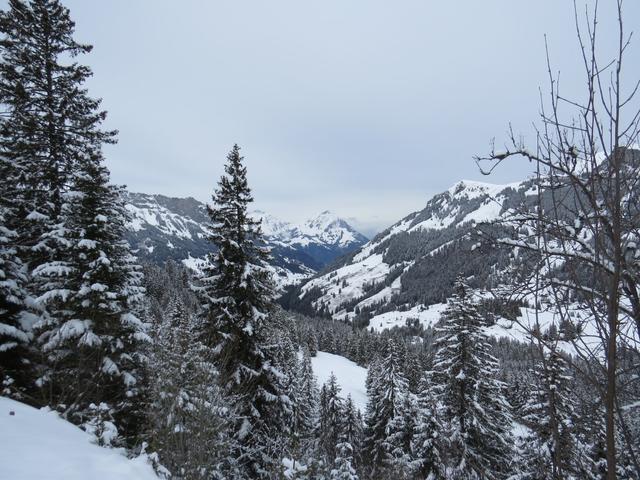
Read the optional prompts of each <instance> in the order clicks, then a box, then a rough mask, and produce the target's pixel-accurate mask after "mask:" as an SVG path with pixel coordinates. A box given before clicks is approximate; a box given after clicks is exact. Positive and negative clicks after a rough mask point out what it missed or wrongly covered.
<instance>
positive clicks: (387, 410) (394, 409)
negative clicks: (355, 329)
mask: <svg viewBox="0 0 640 480" xmlns="http://www.w3.org/2000/svg"><path fill="white" fill-rule="evenodd" d="M369 374H370V375H371V378H370V379H368V385H367V395H368V397H369V400H368V404H367V413H366V429H365V440H364V456H365V463H366V464H367V467H368V468H369V469H370V473H369V474H370V475H371V476H372V477H374V478H386V477H385V476H387V475H393V474H392V467H393V456H392V454H391V451H390V450H392V449H393V448H395V447H392V446H391V445H390V444H389V443H388V439H389V436H390V435H392V432H391V427H392V426H393V421H394V419H395V418H396V417H399V416H402V414H403V411H402V405H403V403H404V402H405V397H406V396H407V395H408V393H409V392H408V385H407V379H406V377H405V375H404V370H403V359H402V357H401V355H400V347H399V346H398V344H397V343H396V342H395V341H394V340H393V339H389V341H388V343H387V354H386V356H385V357H384V358H383V359H382V360H381V361H380V363H379V364H378V365H376V368H372V369H370V370H369ZM396 426H398V427H399V428H401V425H400V421H398V422H397V423H396ZM394 433H395V432H394Z"/></svg>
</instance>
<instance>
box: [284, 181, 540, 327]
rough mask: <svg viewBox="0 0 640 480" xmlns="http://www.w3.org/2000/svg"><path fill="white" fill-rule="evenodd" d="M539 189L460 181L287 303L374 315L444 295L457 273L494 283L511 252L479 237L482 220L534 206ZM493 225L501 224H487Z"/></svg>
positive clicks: (343, 314) (344, 315) (337, 313)
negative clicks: (480, 239)
mask: <svg viewBox="0 0 640 480" xmlns="http://www.w3.org/2000/svg"><path fill="white" fill-rule="evenodd" d="M535 194H536V190H535V186H533V182H532V181H523V182H520V183H513V184H507V185H494V184H489V183H482V182H476V181H470V180H463V181H460V182H458V183H456V184H455V185H453V186H452V187H451V188H449V189H448V190H446V191H444V192H442V193H440V194H437V195H435V196H434V197H433V198H431V199H430V200H429V201H428V202H427V204H426V206H425V208H423V209H422V210H420V211H417V212H413V213H411V214H410V215H408V216H406V217H405V218H403V219H402V220H400V221H399V222H397V223H396V224H394V225H393V226H391V227H390V228H388V229H387V230H385V231H384V232H382V233H380V234H379V235H378V236H376V237H375V238H374V239H372V240H371V241H370V242H368V243H367V244H366V245H364V246H363V247H362V248H360V249H359V250H358V251H357V252H354V253H353V254H351V255H348V256H347V257H345V258H344V259H343V260H342V261H341V262H340V263H338V264H337V265H335V268H333V269H332V270H331V271H328V272H325V273H323V274H322V275H320V276H317V277H315V278H312V279H311V280H309V281H308V282H306V283H304V284H303V285H301V286H300V287H298V288H297V290H295V291H294V292H292V293H291V295H289V297H288V298H287V299H286V303H287V304H288V306H289V307H291V308H294V309H299V310H302V311H305V312H308V313H309V312H321V313H325V314H330V315H331V316H333V317H334V318H337V319H350V320H353V319H354V318H356V317H364V319H365V320H370V319H372V318H374V317H375V316H376V315H382V314H384V313H387V312H395V311H407V310H410V309H412V308H417V307H420V306H425V308H426V306H429V305H434V304H438V303H441V302H444V301H445V300H446V298H447V297H448V296H449V295H450V293H451V292H450V289H451V286H452V284H453V280H454V278H455V277H456V276H457V275H458V274H462V275H463V276H465V277H467V278H469V279H471V283H472V284H474V285H475V286H483V287H484V286H486V285H490V284H491V282H492V281H493V282H495V281H496V276H497V275H499V274H500V272H501V271H502V270H503V269H504V268H506V267H507V266H508V265H509V264H510V262H511V259H510V258H508V257H509V254H508V253H505V252H504V251H501V250H498V249H495V248H491V247H490V246H489V245H484V244H483V243H482V242H481V241H479V236H478V235H477V225H479V224H480V223H483V222H490V221H492V220H496V219H498V218H500V217H502V216H504V215H506V214H508V213H509V212H513V211H514V209H516V208H518V209H520V208H527V205H532V204H533V202H534V201H535V200H536V198H537V196H536V195H535ZM487 228H489V229H490V228H495V229H497V228H501V227H499V226H486V225H485V226H483V229H487Z"/></svg>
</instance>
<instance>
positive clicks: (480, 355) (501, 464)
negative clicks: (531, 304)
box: [430, 278, 512, 480]
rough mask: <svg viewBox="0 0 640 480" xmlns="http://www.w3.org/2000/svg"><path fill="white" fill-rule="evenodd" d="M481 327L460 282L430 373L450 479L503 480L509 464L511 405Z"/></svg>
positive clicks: (442, 326) (468, 293)
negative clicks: (443, 429) (439, 407)
mask: <svg viewBox="0 0 640 480" xmlns="http://www.w3.org/2000/svg"><path fill="white" fill-rule="evenodd" d="M484 325H486V322H485V320H484V318H483V317H482V315H481V314H480V312H479V311H478V308H477V306H476V304H475V303H474V301H473V298H472V295H471V290H470V288H469V286H468V285H466V284H465V282H464V280H463V279H462V278H458V279H457V280H456V284H455V294H454V295H453V297H452V298H451V299H450V300H449V305H448V307H447V309H446V311H445V312H444V314H443V316H442V318H441V320H440V322H439V323H438V325H437V327H436V330H435V332H436V340H435V342H434V348H435V356H434V361H433V371H432V372H431V375H430V381H431V382H432V384H433V387H432V388H433V391H434V396H435V400H436V401H437V402H439V403H440V404H442V406H443V411H442V413H443V421H444V422H446V429H447V430H446V432H445V434H444V435H445V436H446V438H447V439H448V441H447V445H446V447H444V448H446V451H447V465H448V470H447V476H448V478H456V479H480V478H482V479H489V480H491V479H498V478H503V477H505V476H506V473H507V472H508V468H509V463H510V461H511V460H512V439H511V433H510V432H511V424H512V419H511V415H510V407H509V405H508V403H507V401H506V400H505V397H504V392H503V390H504V385H503V384H502V382H501V381H500V380H498V373H499V371H498V368H499V365H498V361H497V359H496V358H495V357H493V355H491V345H490V344H489V343H488V341H487V336H486V334H485V333H484V331H483V326H484Z"/></svg>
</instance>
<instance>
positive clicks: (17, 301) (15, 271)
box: [0, 180, 31, 398]
mask: <svg viewBox="0 0 640 480" xmlns="http://www.w3.org/2000/svg"><path fill="white" fill-rule="evenodd" d="M4 183H5V182H3V181H2V180H0V188H1V189H2V190H0V195H1V194H2V192H3V191H5V186H4ZM9 215H10V213H9V208H8V207H7V205H6V203H5V202H4V201H3V198H2V196H0V394H1V395H10V396H14V397H15V398H22V397H23V393H24V388H25V387H26V384H27V382H28V380H29V378H28V375H25V372H27V371H28V365H27V364H25V362H27V361H28V360H27V357H28V355H27V349H28V345H29V341H30V338H31V336H30V332H29V329H27V328H25V327H24V325H23V323H22V322H21V315H20V313H21V310H22V309H23V305H24V299H25V291H24V288H25V281H26V276H25V274H24V270H23V266H22V264H21V261H20V259H19V258H18V256H17V249H16V245H15V239H16V236H17V235H16V232H15V230H12V229H11V228H10V227H9V225H8V222H7V217H8V216H9Z"/></svg>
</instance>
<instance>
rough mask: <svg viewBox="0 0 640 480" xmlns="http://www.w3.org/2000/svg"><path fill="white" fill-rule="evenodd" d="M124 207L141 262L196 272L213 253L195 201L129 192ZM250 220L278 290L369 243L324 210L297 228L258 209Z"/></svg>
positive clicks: (203, 209)
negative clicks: (267, 252) (258, 229)
mask: <svg viewBox="0 0 640 480" xmlns="http://www.w3.org/2000/svg"><path fill="white" fill-rule="evenodd" d="M126 208H127V211H128V213H129V215H130V221H129V223H128V225H127V239H128V240H129V242H130V243H131V245H132V246H133V248H134V249H135V251H136V254H137V256H138V257H139V258H141V259H144V260H147V261H151V262H154V263H161V262H164V261H166V260H168V259H172V260H176V261H181V262H183V263H185V264H186V265H187V266H189V267H192V268H194V267H197V266H198V265H199V264H200V261H201V259H202V258H203V257H204V256H205V255H206V254H207V253H209V252H210V251H211V244H210V243H209V242H208V240H207V237H208V233H207V225H208V224H209V218H208V215H207V212H206V206H205V204H203V203H201V202H198V201H197V200H195V199H193V198H171V197H165V196H163V195H148V194H144V193H128V194H127V205H126ZM252 216H253V217H254V218H256V219H261V220H262V231H263V234H264V238H265V241H266V244H267V246H268V247H270V248H271V254H272V257H273V262H272V266H273V270H274V273H275V276H276V280H277V283H278V284H279V285H280V286H285V285H290V284H293V283H297V282H299V281H301V280H303V279H305V278H308V277H310V276H311V275H313V274H314V273H316V272H317V271H319V270H320V269H322V268H323V267H324V266H325V265H327V264H328V263H329V262H331V261H333V260H334V259H336V258H337V257H339V256H341V255H344V254H345V253H349V252H351V251H353V250H355V249H357V248H359V247H360V246H361V245H363V244H364V243H365V242H366V241H367V239H366V238H365V237H364V236H362V235H361V234H360V233H358V232H357V231H356V230H354V229H353V228H352V227H351V226H350V225H349V224H348V223H347V222H345V221H344V220H342V219H340V218H339V217H338V216H336V215H334V214H332V213H330V212H322V213H321V214H320V215H318V216H317V217H314V218H311V219H309V220H307V221H306V222H304V223H302V224H300V225H295V224H292V223H289V222H286V221H283V220H281V219H278V218H277V217H274V216H273V215H270V214H268V213H265V212H262V211H254V212H252Z"/></svg>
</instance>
